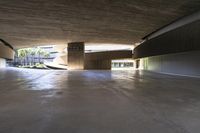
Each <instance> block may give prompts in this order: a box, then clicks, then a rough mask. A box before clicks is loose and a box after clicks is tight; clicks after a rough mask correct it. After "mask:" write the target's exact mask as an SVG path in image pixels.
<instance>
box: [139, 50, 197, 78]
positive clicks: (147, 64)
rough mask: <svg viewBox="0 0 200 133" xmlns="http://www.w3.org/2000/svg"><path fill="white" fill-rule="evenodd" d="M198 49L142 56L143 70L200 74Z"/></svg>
mask: <svg viewBox="0 0 200 133" xmlns="http://www.w3.org/2000/svg"><path fill="white" fill-rule="evenodd" d="M199 59H200V51H190V52H184V53H176V54H167V55H160V56H152V57H148V58H143V59H141V61H142V62H143V65H144V66H143V68H144V70H150V71H155V72H161V73H169V74H178V75H188V76H200V60H199Z"/></svg>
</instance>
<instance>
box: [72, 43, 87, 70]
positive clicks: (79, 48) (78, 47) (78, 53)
mask: <svg viewBox="0 0 200 133" xmlns="http://www.w3.org/2000/svg"><path fill="white" fill-rule="evenodd" d="M84 51H85V45H84V42H73V43H69V44H68V69H69V70H83V69H84V56H85V52H84Z"/></svg>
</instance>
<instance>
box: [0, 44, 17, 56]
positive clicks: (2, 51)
mask: <svg viewBox="0 0 200 133" xmlns="http://www.w3.org/2000/svg"><path fill="white" fill-rule="evenodd" d="M14 54H15V52H14V51H13V50H12V49H11V48H9V47H8V46H5V45H4V44H2V43H1V42H0V58H4V59H10V60H13V59H14Z"/></svg>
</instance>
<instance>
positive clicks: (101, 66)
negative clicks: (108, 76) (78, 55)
mask: <svg viewBox="0 0 200 133" xmlns="http://www.w3.org/2000/svg"><path fill="white" fill-rule="evenodd" d="M124 58H132V51H131V50H117V51H104V52H92V53H85V69H87V70H90V69H96V70H111V60H113V59H124Z"/></svg>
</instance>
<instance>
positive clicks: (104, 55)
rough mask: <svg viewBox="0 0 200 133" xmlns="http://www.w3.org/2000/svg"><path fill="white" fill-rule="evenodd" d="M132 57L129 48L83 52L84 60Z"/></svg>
mask: <svg viewBox="0 0 200 133" xmlns="http://www.w3.org/2000/svg"><path fill="white" fill-rule="evenodd" d="M124 58H132V51H131V50H117V51H104V52H92V53H85V59H86V60H108V59H109V60H114V59H124Z"/></svg>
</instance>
